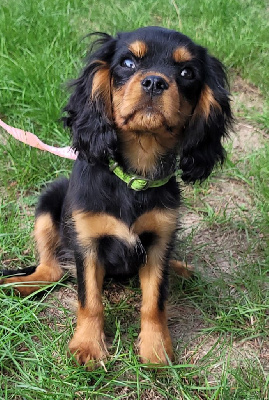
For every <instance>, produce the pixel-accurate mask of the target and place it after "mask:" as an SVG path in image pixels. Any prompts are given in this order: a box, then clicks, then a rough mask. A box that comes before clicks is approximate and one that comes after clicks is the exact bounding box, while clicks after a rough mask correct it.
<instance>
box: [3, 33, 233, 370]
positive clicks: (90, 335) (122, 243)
mask: <svg viewBox="0 0 269 400" xmlns="http://www.w3.org/2000/svg"><path fill="white" fill-rule="evenodd" d="M71 86H72V88H73V90H72V94H71V97H70V100H69V102H68V104H67V106H66V107H65V109H64V111H65V116H64V118H63V120H64V124H65V126H66V127H67V128H69V130H70V131H71V134H72V138H73V148H74V149H75V150H76V151H77V154H78V157H77V160H76V161H75V163H74V167H73V171H72V173H71V176H70V179H67V178H62V179H60V180H57V181H55V182H53V183H51V184H50V185H49V186H48V188H47V189H46V191H45V192H44V193H43V194H42V195H41V197H40V200H39V203H38V206H37V210H36V221H35V239H36V243H37V249H38V252H39V257H40V262H39V265H38V266H37V267H28V268H25V269H21V270H19V271H5V272H4V275H6V276H7V275H9V276H10V275H13V274H14V276H11V277H4V278H3V279H2V283H3V282H4V283H12V282H19V284H18V285H17V286H16V290H17V291H18V292H20V294H21V295H28V294H30V293H32V292H34V291H36V290H37V289H40V288H42V286H44V285H45V284H48V283H49V282H56V281H58V280H59V279H60V278H61V277H62V276H63V268H62V264H61V260H60V254H61V252H63V251H64V249H68V250H69V252H71V254H72V256H73V259H74V261H75V265H76V271H77V281H78V313H77V326H76V330H75V333H74V336H73V338H72V340H71V341H70V344H69V350H70V352H71V353H72V354H73V355H74V357H75V359H76V360H77V362H78V363H79V364H83V365H86V367H87V368H89V369H90V368H92V367H93V366H94V365H95V364H96V363H98V362H100V361H101V362H102V360H104V359H105V358H106V356H107V349H106V343H105V335H104V306H103V302H102V286H103V280H104V277H105V276H111V277H120V276H132V275H134V274H137V275H139V279H140V284H141V290H142V306H141V331H140V335H139V355H140V360H141V361H142V362H145V363H150V364H154V365H156V364H168V363H169V362H170V361H169V360H172V359H173V349H172V341H171V336H170V333H169V330H168V327H167V312H166V309H167V295H168V276H169V268H170V267H172V268H174V269H175V270H177V272H178V273H180V274H185V275H186V274H187V275H188V271H187V270H186V268H184V264H183V263H180V262H179V261H175V260H172V259H171V257H172V256H171V254H172V253H171V252H172V251H173V246H174V242H175V236H176V230H177V226H178V215H179V206H180V198H181V195H180V188H179V184H178V182H177V176H178V174H179V173H180V175H181V179H182V180H183V181H184V182H195V181H203V180H204V179H206V178H207V177H208V176H209V174H210V173H211V171H212V170H213V167H214V166H215V165H216V164H218V163H222V162H223V161H224V158H225V151H224V149H223V146H222V143H221V142H222V139H223V138H224V137H225V136H226V135H227V131H228V129H229V127H230V125H231V122H232V114H231V109H230V99H229V93H228V91H227V80H226V75H225V71H224V67H223V65H222V64H221V62H220V61H218V60H217V59H216V58H214V57H212V56H211V55H209V54H208V52H207V50H206V49H205V48H204V47H201V46H199V45H197V44H195V43H194V42H193V41H192V40H191V39H189V38H188V37H187V36H185V35H183V34H182V33H179V32H176V31H172V30H168V29H164V28H160V27H145V28H140V29H137V30H135V31H133V32H124V33H118V34H117V35H116V36H115V37H112V36H110V35H107V34H100V37H99V39H98V40H97V41H96V42H95V47H94V50H92V51H91V53H90V54H89V56H88V59H87V63H86V66H85V68H84V69H83V71H82V73H81V75H80V76H79V78H78V79H77V80H75V81H74V82H73V83H72V85H71ZM33 283H34V285H33Z"/></svg>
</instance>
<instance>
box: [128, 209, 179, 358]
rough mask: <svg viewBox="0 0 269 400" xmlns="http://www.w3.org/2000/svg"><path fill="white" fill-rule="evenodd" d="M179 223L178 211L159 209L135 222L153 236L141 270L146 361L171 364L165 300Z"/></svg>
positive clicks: (136, 227)
mask: <svg viewBox="0 0 269 400" xmlns="http://www.w3.org/2000/svg"><path fill="white" fill-rule="evenodd" d="M176 226H177V210H158V209H154V210H152V211H149V212H147V213H145V214H143V215H142V216H141V217H140V218H139V219H138V220H137V221H136V223H135V224H134V230H135V232H136V233H137V234H138V235H139V236H140V237H141V238H143V233H144V232H148V233H150V234H151V235H152V238H153V240H152V243H151V244H150V245H149V247H148V250H147V263H146V265H144V266H142V267H141V268H140V271H139V278H140V283H141V289H142V307H141V332H140V335H139V351H140V357H141V360H142V362H144V363H153V364H168V363H169V360H172V359H173V349H172V341H171V336H170V333H169V330H168V326H167V312H166V303H167V295H168V268H169V255H170V249H171V245H172V241H173V236H174V232H175V229H176ZM148 236H149V235H148ZM142 243H143V240H142Z"/></svg>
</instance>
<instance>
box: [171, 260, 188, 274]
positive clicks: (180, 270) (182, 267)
mask: <svg viewBox="0 0 269 400" xmlns="http://www.w3.org/2000/svg"><path fill="white" fill-rule="evenodd" d="M169 266H170V267H171V268H172V269H173V270H174V271H175V273H176V274H177V275H178V276H181V277H182V278H185V279H190V278H191V277H192V276H193V275H194V268H193V266H192V265H190V264H187V263H185V262H184V261H178V260H169Z"/></svg>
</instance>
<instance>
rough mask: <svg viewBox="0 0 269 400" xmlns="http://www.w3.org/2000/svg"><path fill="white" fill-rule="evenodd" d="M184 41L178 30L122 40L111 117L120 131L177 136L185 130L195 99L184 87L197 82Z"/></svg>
mask: <svg viewBox="0 0 269 400" xmlns="http://www.w3.org/2000/svg"><path fill="white" fill-rule="evenodd" d="M149 33H151V34H149ZM154 34H155V35H154ZM126 36H127V37H126ZM186 44H187V43H186V39H185V40H184V37H183V35H180V34H179V33H177V34H176V38H174V39H173V37H171V35H169V33H168V32H166V31H160V32H159V35H156V32H155V31H154V30H150V31H148V30H141V31H138V32H135V33H130V34H127V35H123V36H122V37H121V38H120V39H119V42H118V46H117V48H118V49H117V50H116V52H115V55H114V57H113V63H112V71H111V72H112V108H113V118H114V121H115V124H116V126H117V128H118V129H119V130H123V131H127V132H129V131H132V130H133V131H136V132H145V133H146V134H150V133H151V132H153V133H155V134H158V133H160V134H163V132H164V131H168V132H169V133H171V134H174V135H177V134H178V133H179V132H180V131H181V130H182V128H183V126H184V124H185V123H186V121H187V119H188V118H189V117H190V116H191V114H192V110H193V107H194V104H195V101H196V99H195V98H191V97H190V96H188V93H189V91H188V90H186V89H187V87H191V86H194V87H195V86H197V82H198V81H199V77H197V76H195V75H197V74H196V73H195V72H194V68H195V67H194V63H193V62H192V58H193V56H192V53H191V51H189V50H188V48H187V47H185V46H186Z"/></svg>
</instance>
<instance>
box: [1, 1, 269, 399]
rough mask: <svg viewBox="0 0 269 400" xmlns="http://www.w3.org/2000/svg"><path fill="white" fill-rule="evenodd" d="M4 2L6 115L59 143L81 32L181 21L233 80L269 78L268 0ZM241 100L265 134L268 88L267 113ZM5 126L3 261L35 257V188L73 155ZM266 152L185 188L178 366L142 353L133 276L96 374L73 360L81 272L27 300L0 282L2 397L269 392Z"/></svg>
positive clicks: (176, 297) (174, 311)
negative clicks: (157, 364) (36, 145)
mask: <svg viewBox="0 0 269 400" xmlns="http://www.w3.org/2000/svg"><path fill="white" fill-rule="evenodd" d="M1 7H2V8H1V10H2V12H1V14H0V33H1V34H0V58H1V64H0V97H1V105H0V118H2V119H4V120H5V121H6V122H7V123H9V124H10V125H13V126H18V127H21V128H24V129H26V130H29V131H33V132H35V133H36V134H38V136H39V137H41V139H43V140H44V141H46V142H47V143H49V144H56V145H66V144H68V143H69V137H68V135H67V134H66V132H65V131H64V130H63V128H62V126H61V124H60V123H59V121H58V120H59V117H60V116H61V109H62V107H63V105H64V104H65V102H66V99H67V93H66V90H65V86H64V85H65V82H67V81H68V80H69V79H71V78H73V77H75V76H76V75H77V71H78V70H79V69H80V66H81V62H80V60H81V58H82V57H83V55H85V53H86V50H87V46H88V43H87V40H84V41H81V38H82V37H83V36H84V35H86V34H87V33H88V32H90V31H99V30H101V31H107V32H110V33H111V34H114V33H115V32H116V31H118V30H119V31H120V30H130V29H135V28H137V27H139V26H143V25H163V26H166V27H168V28H172V29H179V30H182V31H183V32H184V33H186V34H187V35H189V36H191V37H192V38H193V39H194V40H195V41H197V42H199V43H200V44H202V45H204V46H207V47H208V48H209V49H210V51H211V52H212V53H214V54H215V55H216V56H218V57H219V58H220V59H221V60H223V62H224V63H225V64H226V65H227V67H228V68H229V70H230V71H231V72H232V77H233V79H235V76H236V74H240V75H241V76H242V77H243V78H244V79H246V80H248V81H249V82H251V83H252V84H254V85H256V86H258V88H259V90H260V92H261V93H262V94H264V95H265V94H266V93H268V91H269V75H268V74H269V72H268V71H269V61H268V60H269V57H268V52H269V51H268V47H269V45H268V43H269V40H268V39H269V37H268V28H269V26H268V25H269V24H268V21H269V18H268V12H269V11H268V5H267V2H266V1H265V0H257V1H255V4H254V3H253V2H251V1H250V0H246V1H244V2H243V1H241V0H226V1H225V2H224V1H222V0H218V1H216V2H213V1H212V0H211V1H210V0H203V1H200V2H192V1H191V0H187V1H185V2H178V1H177V0H176V1H174V0H171V1H170V2H169V3H167V2H163V1H161V0H157V1H154V2H153V1H151V0H147V1H144V2H134V1H133V2H129V4H128V5H126V2H125V1H123V0H116V1H114V2H112V1H111V0H107V1H103V0H101V1H97V0H92V1H91V2H90V3H89V2H86V0H79V1H78V0H71V1H69V2H66V1H64V0H59V1H57V2H53V1H52V0H40V1H39V2H35V1H33V0H27V1H26V0H16V1H15V0H3V1H2V4H1ZM242 110H244V111H243V118H244V119H246V120H247V121H248V123H251V124H254V125H257V124H258V126H259V127H260V129H263V130H264V132H265V133H266V132H267V133H268V131H269V103H268V99H267V100H266V99H265V100H264V107H263V112H257V111H255V109H254V110H249V109H246V108H244V105H242ZM241 114H242V112H241ZM241 117H242V115H241ZM0 134H1V136H2V135H3V138H4V142H3V141H1V143H2V144H1V153H0V171H1V173H0V213H1V218H0V249H1V251H0V262H1V264H2V265H3V267H13V266H26V265H31V264H34V263H35V251H34V246H33V240H32V237H31V232H32V228H33V222H34V205H35V203H36V199H37V196H38V193H39V192H40V189H41V188H42V187H43V186H44V185H45V184H46V183H47V182H49V181H51V180H53V179H55V178H56V177H57V176H60V175H63V174H64V175H68V173H69V171H70V169H71V166H72V162H70V161H68V160H62V159H59V158H57V157H55V156H52V155H48V154H45V153H41V152H40V151H38V150H35V149H30V148H28V147H26V146H24V145H22V144H18V143H16V142H14V141H13V140H12V139H10V140H9V139H8V138H7V137H6V136H5V135H4V134H3V133H2V132H1V133H0ZM228 150H229V146H228ZM268 160H269V147H268V145H264V146H263V147H262V148H261V149H258V150H256V151H253V152H249V153H248V154H246V153H242V154H241V155H240V154H239V155H238V154H234V153H233V152H232V151H230V154H229V160H228V162H227V164H226V166H225V168H224V169H223V171H222V173H219V172H216V173H215V174H214V175H213V176H212V178H211V179H210V180H208V181H207V182H206V183H204V184H203V185H202V186H199V185H195V186H194V187H193V188H191V189H184V190H185V197H186V206H187V208H186V214H187V215H189V216H192V218H194V217H195V218H196V220H195V221H197V223H193V224H190V226H191V229H189V230H188V231H187V232H182V234H183V236H185V240H184V243H183V244H182V247H181V254H183V255H184V256H186V258H187V259H188V260H191V261H192V262H193V263H194V264H195V265H198V267H199V268H198V271H197V279H196V280H194V281H190V282H182V281H181V280H180V279H179V278H176V277H175V278H174V279H173V280H172V285H171V296H170V306H171V310H170V311H171V313H170V314H171V316H170V319H169V320H170V328H171V331H172V334H173V337H174V341H175V346H176V363H175V364H174V365H171V366H169V367H166V368H164V369H162V370H161V371H159V372H158V373H157V372H156V371H154V370H153V371H151V370H148V369H147V368H146V367H145V366H144V365H141V364H140V363H139V361H138V359H137V357H136V355H135V352H134V350H133V348H134V343H135V341H136V339H137V333H138V330H139V321H138V318H137V314H138V308H139V289H138V288H137V286H136V285H135V283H131V284H130V285H129V286H128V287H126V288H125V289H123V288H122V287H121V286H117V285H116V286H115V287H113V290H112V293H113V292H114V293H117V295H118V296H119V298H118V300H117V298H116V299H113V298H112V299H111V298H109V293H110V292H109V291H107V292H106V291H105V293H107V297H106V300H105V301H106V332H107V333H108V337H109V341H110V354H112V355H113V356H112V357H111V358H110V359H109V361H108V364H107V365H106V368H107V371H105V370H104V369H103V368H99V369H97V370H96V371H94V372H91V373H89V372H86V371H85V370H84V369H83V368H82V367H77V366H74V365H73V364H72V362H71V360H70V359H69V358H68V357H67V354H66V347H67V343H68V341H69V340H70V337H71V335H72V330H73V326H74V311H72V307H69V306H68V304H66V303H65V299H66V298H68V297H73V296H75V289H74V284H73V283H68V282H67V283H61V284H59V285H58V287H57V288H56V289H55V290H53V286H52V287H50V288H49V289H48V291H47V292H46V293H43V294H39V297H38V298H36V297H34V296H30V297H28V298H25V299H21V298H18V297H16V296H15V295H14V294H12V293H11V294H10V295H8V294H7V293H6V291H4V290H1V291H0V302H1V307H2V308H1V309H2V313H1V320H0V336H1V341H0V371H1V374H0V398H3V399H8V400H9V399H16V400H17V399H20V400H21V399H29V400H30V399H31V400H32V399H52V398H53V399H67V398H70V399H109V398H111V399H122V398H126V399H142V400H143V399H167V398H169V399H177V400H178V399H184V400H185V399H190V400H193V399H194V400H196V399H197V400H198V399H212V400H213V399H223V400H231V399H235V400H241V399H242V400H243V399H244V400H246V399H248V400H250V399H253V400H254V399H255V400H259V399H260V400H263V399H266V398H268V383H269V379H268V376H267V373H268V364H267V365H266V362H265V360H266V352H268V347H269V345H268V304H269V301H268V290H266V289H268V265H269V251H268V246H267V244H268V234H269V228H268V226H269V223H268V222H269V221H268V219H269V209H268V207H269V206H268V204H269V190H268V187H269V162H268ZM230 182H234V185H235V189H234V193H233V194H231V198H232V199H234V205H233V207H232V209H230V208H229V205H230V204H231V203H232V202H227V204H225V203H223V202H222V200H223V199H222V197H223V196H224V194H225V193H224V192H220V191H218V189H219V188H221V187H222V186H221V184H222V183H223V187H224V188H225V191H226V192H227V191H228V185H229V183H230ZM218 185H220V186H218ZM240 190H243V195H242V196H241V197H240V196H239V194H238V193H240ZM212 191H213V197H215V198H216V199H215V201H213V200H212ZM223 193H224V194H223ZM244 194H246V196H245V197H244ZM248 198H249V199H250V201H248ZM224 266H225V268H224ZM213 267H214V268H213ZM266 285H267V286H266ZM61 296H62V297H61Z"/></svg>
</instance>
